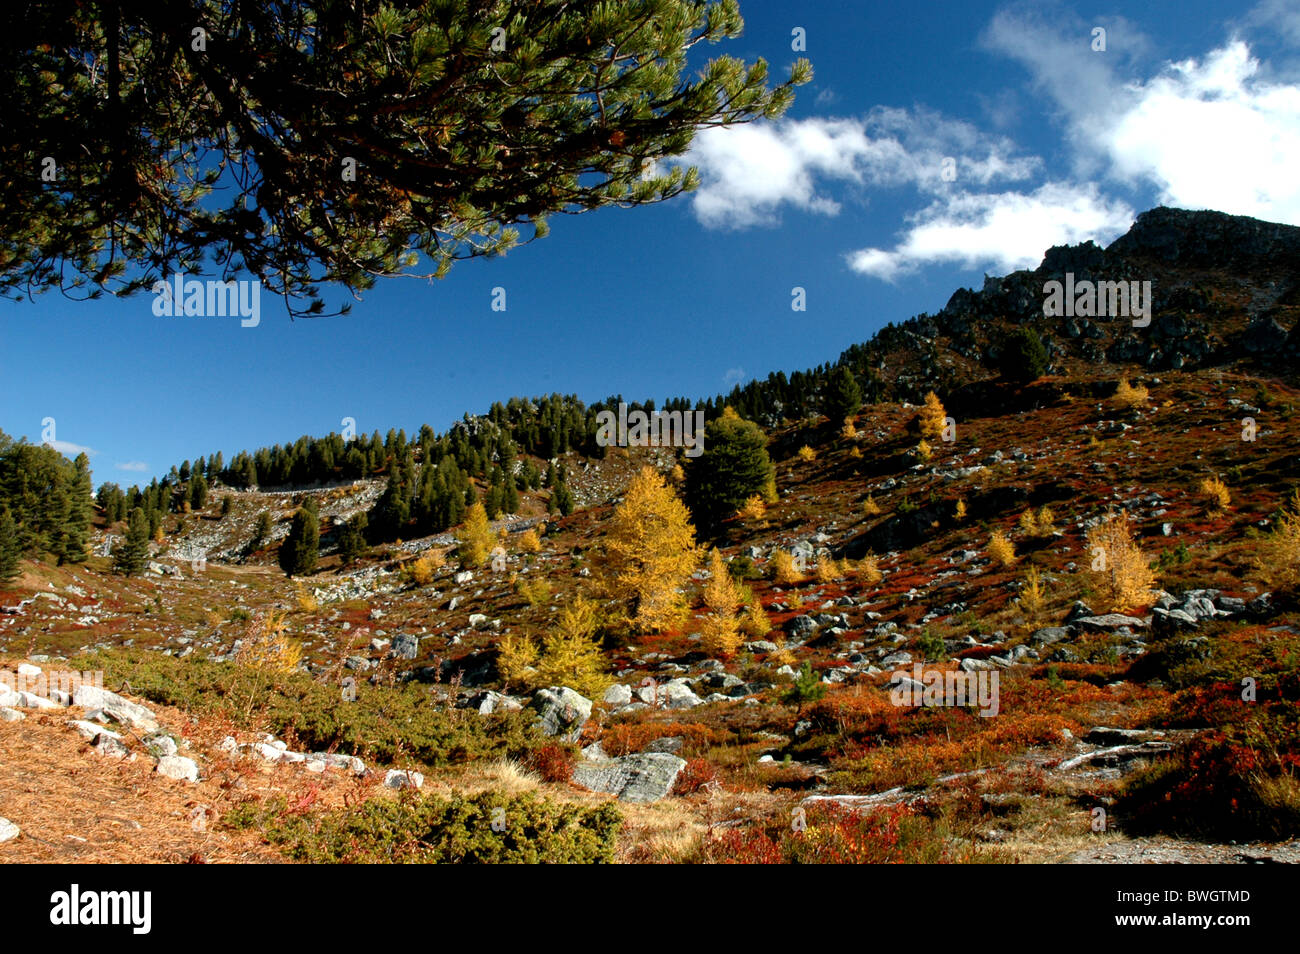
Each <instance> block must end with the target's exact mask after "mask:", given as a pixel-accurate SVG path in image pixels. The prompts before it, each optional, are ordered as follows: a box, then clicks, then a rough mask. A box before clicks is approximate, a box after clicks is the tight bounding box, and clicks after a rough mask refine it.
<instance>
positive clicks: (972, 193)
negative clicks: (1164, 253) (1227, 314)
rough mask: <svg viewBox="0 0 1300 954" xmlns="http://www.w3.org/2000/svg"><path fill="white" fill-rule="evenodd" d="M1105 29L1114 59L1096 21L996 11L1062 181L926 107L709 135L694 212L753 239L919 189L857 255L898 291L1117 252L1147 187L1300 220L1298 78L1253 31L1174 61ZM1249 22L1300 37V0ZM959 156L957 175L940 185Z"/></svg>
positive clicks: (698, 157)
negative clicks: (889, 230)
mask: <svg viewBox="0 0 1300 954" xmlns="http://www.w3.org/2000/svg"><path fill="white" fill-rule="evenodd" d="M1100 22H1101V23H1102V24H1103V25H1105V27H1106V28H1107V38H1108V45H1107V50H1106V52H1104V53H1103V52H1095V51H1093V50H1092V49H1091V46H1090V44H1089V42H1088V37H1089V36H1090V30H1089V27H1090V26H1091V24H1085V23H1084V22H1083V21H1080V20H1075V19H1071V20H1070V22H1064V21H1063V20H1062V19H1061V18H1060V17H1055V18H1054V19H1052V20H1050V21H1049V20H1047V19H1044V18H1043V16H1042V14H1037V13H1033V12H1025V8H1020V9H1019V10H1003V11H1002V12H999V13H998V14H997V15H996V16H994V17H993V19H992V21H991V22H990V24H989V27H988V29H987V30H986V31H985V34H984V36H983V37H982V40H983V42H984V45H985V46H986V47H987V48H988V49H989V50H991V51H992V52H994V53H996V54H998V55H1001V56H1005V57H1009V58H1010V59H1012V60H1015V61H1017V62H1019V63H1020V64H1021V65H1022V66H1024V67H1025V69H1026V70H1027V71H1028V73H1029V76H1030V78H1031V82H1032V86H1033V88H1034V89H1035V90H1037V91H1039V93H1040V94H1042V95H1043V96H1044V97H1045V98H1046V101H1047V103H1048V107H1049V113H1054V114H1055V116H1056V117H1057V118H1058V119H1059V121H1060V133H1061V136H1062V140H1063V143H1064V145H1065V146H1067V147H1068V155H1069V157H1070V158H1069V159H1068V162H1067V168H1064V169H1061V170H1059V171H1057V170H1052V172H1051V173H1050V174H1048V173H1047V172H1046V170H1045V168H1044V163H1043V161H1042V159H1040V158H1039V157H1038V156H1034V155H1026V154H1024V153H1023V152H1021V151H1020V150H1019V149H1018V148H1017V146H1016V144H1015V143H1014V142H1013V141H1012V140H1010V139H1008V138H1006V137H1005V136H1002V135H1000V134H994V133H990V132H988V131H985V130H981V129H980V128H978V127H977V126H975V125H973V124H971V123H967V122H963V121H960V120H955V119H952V118H949V117H945V116H943V115H941V114H938V113H936V112H933V111H930V110H927V109H925V108H923V107H922V108H914V109H911V110H903V109H892V108H887V107H876V108H875V109H873V110H871V111H870V112H869V113H867V114H866V115H865V116H862V117H849V118H831V117H814V118H809V119H802V120H782V121H777V122H774V123H754V124H749V125H743V126H737V127H731V128H728V129H711V130H706V131H704V132H701V133H700V134H699V136H698V137H697V139H696V141H695V143H694V144H693V146H692V149H691V152H690V153H689V154H688V155H687V156H686V157H685V160H684V161H686V162H689V163H692V164H695V165H697V166H698V167H699V168H700V172H701V188H700V189H699V191H698V192H697V193H696V195H695V198H694V200H693V201H694V205H693V210H694V213H695V215H696V217H697V218H698V219H699V221H700V222H701V223H702V224H704V225H705V226H706V227H710V228H732V229H740V228H749V227H753V226H757V225H768V224H773V223H775V222H777V221H779V219H780V213H781V212H782V210H783V209H785V208H791V209H798V210H802V211H805V212H808V213H812V214H815V215H823V216H828V217H830V216H835V215H838V214H839V213H840V212H841V211H842V208H843V203H844V201H845V198H846V194H847V195H851V196H853V197H854V198H855V199H856V200H859V201H861V200H862V199H865V198H869V196H870V193H871V192H872V191H873V190H882V189H899V188H910V189H913V190H915V191H916V193H917V195H918V197H919V198H920V200H921V201H920V202H919V203H918V206H919V207H918V208H917V209H916V211H914V212H912V213H910V214H909V215H907V216H906V217H905V219H904V222H903V223H902V230H901V231H900V232H899V234H898V237H897V241H896V244H895V245H894V246H893V247H892V248H877V247H869V248H863V249H860V250H857V251H852V252H850V253H848V254H847V255H846V256H845V260H846V262H847V264H848V266H849V267H850V268H851V269H852V270H854V271H856V272H858V273H860V274H863V275H868V276H871V277H874V278H877V279H881V280H885V281H895V280H897V279H898V278H900V277H902V276H905V275H908V274H910V273H913V272H915V271H916V270H917V269H919V268H922V267H924V266H926V265H930V264H940V263H942V264H958V265H960V266H962V267H964V268H970V269H974V268H977V267H980V266H985V267H990V266H991V267H993V268H997V269H1001V270H1005V271H1010V270H1014V269H1017V268H1025V267H1032V266H1034V265H1037V264H1038V262H1039V261H1041V258H1042V254H1043V252H1044V251H1045V250H1046V249H1047V248H1049V247H1051V246H1053V245H1059V244H1066V243H1077V242H1082V241H1085V240H1088V239H1093V240H1095V241H1098V242H1100V243H1102V244H1105V243H1108V242H1109V241H1111V240H1112V239H1114V238H1115V237H1117V236H1118V235H1120V234H1122V233H1123V232H1124V231H1125V230H1127V228H1128V227H1129V226H1130V225H1131V223H1132V221H1133V219H1134V218H1135V212H1134V210H1133V208H1132V207H1131V202H1132V196H1133V195H1134V194H1137V195H1142V196H1143V197H1144V204H1145V202H1146V201H1149V200H1150V198H1151V197H1153V196H1154V198H1155V200H1156V202H1158V203H1160V204H1163V205H1170V206H1175V207H1179V208H1191V209H1200V208H1204V209H1215V210H1218V211H1222V212H1227V213H1229V214H1235V215H1250V216H1255V217H1257V218H1261V219H1266V220H1269V221H1275V222H1283V223H1287V224H1292V225H1300V176H1297V175H1296V174H1295V168H1296V165H1297V161H1298V160H1300V80H1293V79H1288V78H1286V77H1285V75H1284V74H1282V73H1280V72H1277V71H1274V70H1271V69H1269V68H1268V66H1267V64H1262V63H1261V62H1260V60H1259V59H1258V58H1257V57H1256V56H1255V55H1253V54H1252V52H1251V48H1250V46H1249V44H1248V42H1247V41H1246V40H1244V39H1242V38H1241V37H1240V36H1235V35H1234V36H1232V37H1230V38H1229V39H1227V40H1225V41H1224V42H1223V43H1222V45H1220V46H1218V47H1216V48H1214V49H1211V50H1209V51H1208V52H1206V53H1205V54H1204V55H1202V56H1198V57H1193V58H1187V59H1183V60H1179V61H1168V60H1166V61H1160V60H1157V59H1155V58H1153V56H1152V47H1153V44H1152V43H1151V42H1150V41H1149V40H1148V38H1147V37H1145V36H1144V35H1143V34H1142V33H1141V31H1140V30H1138V29H1137V28H1136V27H1135V26H1134V25H1133V24H1132V23H1130V22H1128V21H1125V20H1123V19H1120V18H1111V19H1108V20H1104V21H1100ZM1246 22H1247V23H1248V24H1254V25H1256V26H1259V25H1260V24H1268V25H1269V26H1271V27H1273V28H1275V29H1277V30H1278V31H1279V32H1280V33H1281V34H1282V35H1283V36H1285V37H1286V38H1287V39H1290V40H1291V41H1292V42H1293V43H1298V44H1300V8H1293V7H1292V5H1291V2H1290V0H1263V2H1262V3H1260V4H1259V5H1258V6H1257V7H1256V9H1255V10H1254V11H1252V12H1251V14H1250V15H1249V16H1248V17H1247V20H1246ZM1293 75H1294V74H1293ZM1007 92H1009V91H1007ZM948 157H952V159H955V160H956V177H955V179H954V178H953V177H952V176H950V175H948V176H945V175H944V172H945V169H944V162H945V160H946V159H948ZM948 171H951V169H949V170H948ZM950 180H952V181H950ZM1121 195H1123V196H1128V197H1129V198H1128V199H1125V198H1121V197H1120V196H1121Z"/></svg>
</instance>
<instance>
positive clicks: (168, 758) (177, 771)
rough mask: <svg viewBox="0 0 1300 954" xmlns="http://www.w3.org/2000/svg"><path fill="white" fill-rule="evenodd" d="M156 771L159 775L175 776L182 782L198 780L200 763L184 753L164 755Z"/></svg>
mask: <svg viewBox="0 0 1300 954" xmlns="http://www.w3.org/2000/svg"><path fill="white" fill-rule="evenodd" d="M156 771H157V772H158V774H159V775H162V776H165V777H166V778H174V779H176V780H177V781H180V782H197V781H198V780H199V766H198V763H197V762H195V761H194V760H193V759H188V758H186V757H185V756H183V755H164V756H163V757H162V758H160V759H159V760H158V768H157V769H156Z"/></svg>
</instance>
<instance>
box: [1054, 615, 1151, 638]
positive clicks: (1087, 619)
mask: <svg viewBox="0 0 1300 954" xmlns="http://www.w3.org/2000/svg"><path fill="white" fill-rule="evenodd" d="M1071 625H1073V626H1074V627H1075V628H1076V629H1087V630H1091V631H1093V632H1096V633H1104V632H1109V631H1111V630H1115V629H1119V628H1120V627H1121V626H1127V627H1128V628H1129V629H1146V626H1147V624H1146V620H1144V619H1138V618H1137V617H1136V616H1125V615H1124V614H1123V613H1104V614H1102V615H1101V616H1080V617H1079V618H1078V619H1076V620H1074V622H1073V623H1072V624H1071Z"/></svg>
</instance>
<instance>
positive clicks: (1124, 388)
mask: <svg viewBox="0 0 1300 954" xmlns="http://www.w3.org/2000/svg"><path fill="white" fill-rule="evenodd" d="M1149 397H1150V393H1149V392H1148V391H1147V389H1146V387H1145V386H1144V385H1138V386H1137V387H1133V386H1132V385H1131V384H1129V383H1128V378H1120V379H1119V384H1118V385H1116V386H1115V393H1114V395H1112V396H1111V400H1112V401H1114V402H1115V403H1116V404H1117V405H1118V406H1120V407H1122V408H1127V407H1144V406H1145V405H1146V403H1147V398H1149Z"/></svg>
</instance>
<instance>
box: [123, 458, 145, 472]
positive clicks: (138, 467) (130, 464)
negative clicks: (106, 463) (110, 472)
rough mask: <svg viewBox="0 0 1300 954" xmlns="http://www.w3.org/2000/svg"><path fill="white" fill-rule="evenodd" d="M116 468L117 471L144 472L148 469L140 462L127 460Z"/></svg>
mask: <svg viewBox="0 0 1300 954" xmlns="http://www.w3.org/2000/svg"><path fill="white" fill-rule="evenodd" d="M116 466H117V469H118V470H131V471H146V470H148V469H149V465H148V464H146V463H145V462H144V461H142V460H128V461H124V462H123V463H120V464H118V465H116Z"/></svg>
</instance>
